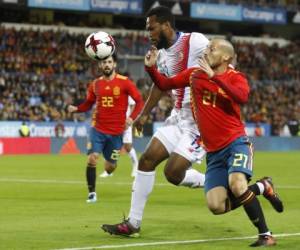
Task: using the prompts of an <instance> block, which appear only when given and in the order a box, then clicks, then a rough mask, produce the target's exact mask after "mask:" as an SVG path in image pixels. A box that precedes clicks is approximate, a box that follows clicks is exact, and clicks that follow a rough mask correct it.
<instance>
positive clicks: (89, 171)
mask: <svg viewBox="0 0 300 250" xmlns="http://www.w3.org/2000/svg"><path fill="white" fill-rule="evenodd" d="M104 144H105V137H104V135H103V134H102V133H100V132H98V131H97V130H96V129H94V128H91V130H90V141H89V143H88V161H87V167H86V180H87V185H88V190H89V194H88V199H87V202H88V203H93V202H96V201H97V194H96V166H97V161H98V158H99V154H100V153H101V152H102V149H103V147H104Z"/></svg>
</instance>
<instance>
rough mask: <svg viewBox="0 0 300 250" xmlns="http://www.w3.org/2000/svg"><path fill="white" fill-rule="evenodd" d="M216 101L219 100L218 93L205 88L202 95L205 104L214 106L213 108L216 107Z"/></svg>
mask: <svg viewBox="0 0 300 250" xmlns="http://www.w3.org/2000/svg"><path fill="white" fill-rule="evenodd" d="M216 102H217V93H215V92H211V91H209V90H207V89H205V90H204V91H203V96H202V103H203V105H207V106H212V107H213V108H215V107H216Z"/></svg>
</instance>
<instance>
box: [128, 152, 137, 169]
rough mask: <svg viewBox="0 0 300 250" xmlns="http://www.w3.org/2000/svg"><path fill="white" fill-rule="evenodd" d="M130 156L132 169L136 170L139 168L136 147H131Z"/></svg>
mask: <svg viewBox="0 0 300 250" xmlns="http://www.w3.org/2000/svg"><path fill="white" fill-rule="evenodd" d="M128 154H129V157H130V159H131V164H132V171H133V172H135V171H136V170H137V168H138V162H139V161H138V158H137V155H136V151H135V149H134V148H131V150H130V151H129V153H128Z"/></svg>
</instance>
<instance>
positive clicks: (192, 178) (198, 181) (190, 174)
mask: <svg viewBox="0 0 300 250" xmlns="http://www.w3.org/2000/svg"><path fill="white" fill-rule="evenodd" d="M204 181H205V175H204V174H201V173H200V172H199V171H197V170H196V169H193V168H190V169H188V170H187V171H186V172H185V177H184V179H183V180H182V182H181V183H180V184H179V186H185V187H190V188H199V187H203V186H204Z"/></svg>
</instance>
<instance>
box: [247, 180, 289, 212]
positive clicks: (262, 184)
mask: <svg viewBox="0 0 300 250" xmlns="http://www.w3.org/2000/svg"><path fill="white" fill-rule="evenodd" d="M249 189H250V190H251V191H252V192H253V193H255V195H263V196H264V197H265V198H266V199H267V200H268V201H269V202H270V203H271V205H272V207H273V208H274V209H275V210H276V211H277V212H278V213H282V212H283V209H284V208H283V202H282V201H281V199H280V197H279V195H278V194H277V193H276V191H275V187H274V183H273V181H272V178H271V177H263V178H261V179H260V180H258V181H256V183H254V184H252V185H251V186H249Z"/></svg>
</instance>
